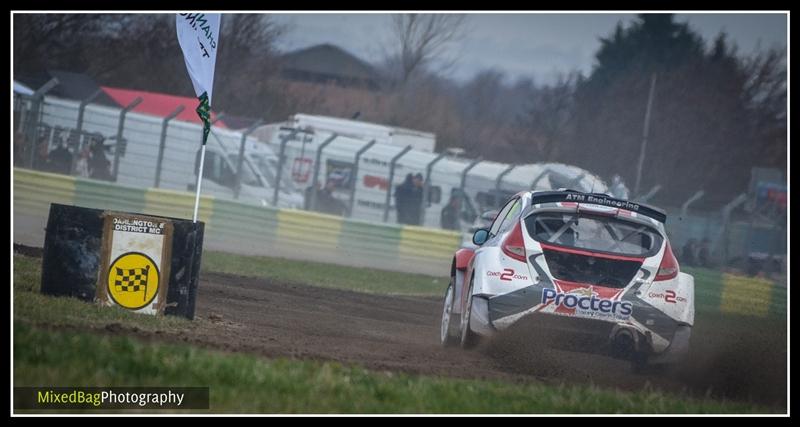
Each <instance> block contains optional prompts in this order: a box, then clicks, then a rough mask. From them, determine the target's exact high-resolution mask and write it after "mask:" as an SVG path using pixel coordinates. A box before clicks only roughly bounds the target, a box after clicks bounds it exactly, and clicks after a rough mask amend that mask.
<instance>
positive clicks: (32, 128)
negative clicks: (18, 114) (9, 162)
mask: <svg viewBox="0 0 800 427" xmlns="http://www.w3.org/2000/svg"><path fill="white" fill-rule="evenodd" d="M58 84H59V81H58V79H57V78H55V77H54V78H52V79H50V80H49V81H48V82H47V83H45V84H44V85H43V86H42V87H40V88H39V89H37V90H36V92H34V93H33V95H31V114H30V117H29V118H28V119H27V120H28V123H27V125H26V131H25V132H24V133H25V135H27V136H28V140H29V141H30V147H31V157H30V158H31V161H30V168H31V169H33V168H34V166H35V165H34V162H35V160H36V148H37V146H38V142H39V141H37V139H38V138H37V136H38V135H37V132H36V126H37V125H38V124H39V122H40V121H41V110H42V100H43V99H44V95H45V94H46V93H47V92H50V90H52V89H53V88H54V87H56V86H58Z"/></svg>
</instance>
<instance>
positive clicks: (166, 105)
mask: <svg viewBox="0 0 800 427" xmlns="http://www.w3.org/2000/svg"><path fill="white" fill-rule="evenodd" d="M102 89H103V92H105V93H106V94H107V95H108V96H109V97H110V98H111V99H113V100H114V102H115V103H116V105H118V106H120V107H125V106H126V105H129V104H130V103H131V102H133V101H134V100H135V99H136V98H137V97H141V98H142V102H141V103H140V104H139V105H137V106H136V107H135V108H134V109H133V111H135V112H137V113H143V114H149V115H153V116H157V117H166V116H168V115H169V114H170V113H172V112H173V111H175V109H177V108H178V106H183V111H181V112H180V113H179V114H178V115H177V116H176V117H175V120H180V121H184V122H191V123H198V124H199V123H201V122H200V117H198V116H197V112H196V111H195V109H196V108H197V105H198V103H199V101H198V100H197V98H190V97H186V96H176V95H167V94H163V93H154V92H146V91H141V90H129V89H119V88H113V87H107V86H103V87H102ZM216 116H217V114H216V113H215V112H213V111H212V112H211V120H212V121H213V120H214V119H215V118H216ZM214 126H218V127H221V128H227V126H226V125H225V124H224V123H223V122H222V121H221V120H220V121H218V122H216V123H215V124H214Z"/></svg>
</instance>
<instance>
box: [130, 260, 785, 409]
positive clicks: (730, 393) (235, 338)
mask: <svg viewBox="0 0 800 427" xmlns="http://www.w3.org/2000/svg"><path fill="white" fill-rule="evenodd" d="M440 304H441V302H440V299H438V298H420V297H399V296H383V295H370V294H363V293H357V292H350V291H342V290H333V289H324V288H317V287H311V286H305V285H291V284H280V283H274V282H271V281H269V280H265V279H254V278H247V277H238V276H231V275H224V274H215V273H205V274H203V276H202V281H201V288H200V291H199V294H198V302H197V313H196V314H197V317H198V318H200V319H202V321H201V322H198V325H202V326H201V327H199V328H198V329H197V330H194V331H191V332H190V333H186V332H184V333H180V334H179V335H178V336H177V337H167V336H165V334H163V333H159V334H158V335H159V336H160V337H163V338H167V339H170V340H171V339H175V338H177V339H178V340H183V341H187V342H192V343H195V344H200V345H203V346H210V347H213V348H217V349H222V350H226V351H236V352H248V353H255V354H261V355H265V356H270V357H274V356H283V357H295V358H302V359H322V360H335V361H339V362H344V363H354V364H358V365H361V366H364V367H367V368H369V369H373V370H389V371H402V372H408V373H415V374H426V375H441V376H449V377H464V378H488V379H501V380H504V381H515V382H525V381H543V382H547V383H561V382H567V383H584V384H586V383H594V384H597V385H600V386H604V387H617V388H620V389H624V390H641V389H644V388H648V387H653V388H658V389H663V390H667V391H672V392H678V393H690V394H693V395H696V396H704V395H707V394H709V393H710V395H712V396H714V397H718V398H719V397H725V398H729V399H735V400H753V401H757V402H761V403H764V404H768V405H776V406H782V407H785V405H786V400H785V399H786V368H785V366H786V353H785V343H786V337H785V335H781V334H775V335H772V336H770V335H767V334H761V333H759V334H754V333H753V332H752V331H750V332H749V333H747V334H742V333H740V332H739V331H726V332H725V333H714V334H709V333H704V332H706V331H708V329H709V328H708V327H707V328H706V329H700V328H696V330H695V334H694V335H693V337H692V357H691V361H692V362H691V363H690V364H688V365H686V366H685V367H683V368H681V369H679V370H677V371H675V372H672V373H653V374H648V375H637V374H633V373H631V372H630V369H629V366H628V364H627V363H626V362H624V361H620V360H615V359H612V358H609V357H603V356H597V355H589V354H582V353H574V352H566V351H561V350H553V349H548V348H546V347H542V346H541V345H538V342H539V341H538V340H534V339H531V337H530V336H526V335H525V333H522V332H520V329H519V328H518V329H516V330H512V331H511V332H509V333H507V334H505V335H503V336H501V337H499V338H497V339H495V340H494V341H493V342H490V343H486V344H483V345H482V346H481V347H479V348H478V349H477V350H476V351H462V350H460V349H443V348H441V347H440V346H439V343H438V333H439V330H438V327H439V316H440V310H441V306H440ZM715 327H716V326H715ZM136 333H138V334H141V332H136ZM148 335H151V334H148ZM150 338H156V337H153V336H151V337H150ZM776 348H779V349H782V350H783V351H775V349H776Z"/></svg>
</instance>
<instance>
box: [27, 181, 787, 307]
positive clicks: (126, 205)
mask: <svg viewBox="0 0 800 427" xmlns="http://www.w3.org/2000/svg"><path fill="white" fill-rule="evenodd" d="M50 203H63V204H74V205H77V206H84V207H89V208H98V209H109V210H119V211H126V212H138V213H144V214H151V215H163V216H171V217H183V218H190V217H191V214H192V209H193V206H194V195H193V194H192V193H189V192H177V191H172V190H164V189H155V188H148V189H139V188H132V187H126V186H122V185H117V184H112V183H108V182H104V181H96V180H89V179H84V178H76V177H71V176H67V175H59V174H51V173H46V172H38V171H31V170H28V169H19V168H15V169H14V213H15V216H16V215H26V216H32V217H37V216H42V215H46V212H48V210H49V206H50ZM199 219H200V220H201V221H203V222H205V223H206V229H205V246H206V249H207V250H221V251H226V252H233V253H241V254H248V255H265V256H283V257H287V258H299V259H308V260H315V261H322V262H335V263H340V264H346V265H354V266H372V267H376V268H388V269H397V270H403V271H411V272H415V273H427V274H433V275H446V274H447V272H448V271H449V266H450V262H451V257H452V254H453V252H454V251H455V250H456V249H457V248H458V247H459V245H460V241H461V235H460V234H458V233H455V232H450V231H442V230H438V229H430V228H422V227H414V226H397V225H387V224H379V223H370V222H364V221H355V220H348V219H344V218H342V217H338V216H331V215H325V214H319V213H315V212H307V211H302V210H294V209H273V208H270V207H262V206H254V205H250V204H245V203H241V202H236V201H232V200H223V199H219V198H213V197H209V196H203V197H201V199H200V210H199ZM45 222H46V218H43V220H42V222H41V223H42V224H44V223H45ZM15 231H16V230H15ZM685 270H686V271H687V272H688V273H690V274H692V275H694V276H695V295H696V309H697V311H698V312H720V313H723V314H737V315H749V316H759V317H767V316H785V314H786V301H787V287H786V285H785V284H779V283H775V282H774V281H772V280H769V279H766V278H759V277H747V276H739V275H733V274H728V273H723V272H720V271H716V270H710V269H700V268H696V269H685Z"/></svg>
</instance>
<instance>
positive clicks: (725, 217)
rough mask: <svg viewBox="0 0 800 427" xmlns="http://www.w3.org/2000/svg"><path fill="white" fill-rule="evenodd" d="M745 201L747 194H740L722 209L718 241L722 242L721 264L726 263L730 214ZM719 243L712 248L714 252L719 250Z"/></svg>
mask: <svg viewBox="0 0 800 427" xmlns="http://www.w3.org/2000/svg"><path fill="white" fill-rule="evenodd" d="M746 200H747V193H742V194H739V195H738V196H736V198H735V199H733V200H731V201H730V202H729V203H728V204H727V205H725V206H724V207H723V208H722V229H721V230H720V234H721V235H720V239H718V241H719V240H723V242H722V250H721V252H722V262H723V263H725V262H727V261H728V239H729V237H728V234H729V231H730V230H729V225H730V224H729V222H730V219H731V212H733V210H734V209H736V208H737V207H738V206H739V205H741V204H742V203H744V202H745V201H746ZM719 245H720V244H719V243H716V244H715V245H714V246H715V248H714V249H716V250H719V249H720V248H719Z"/></svg>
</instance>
